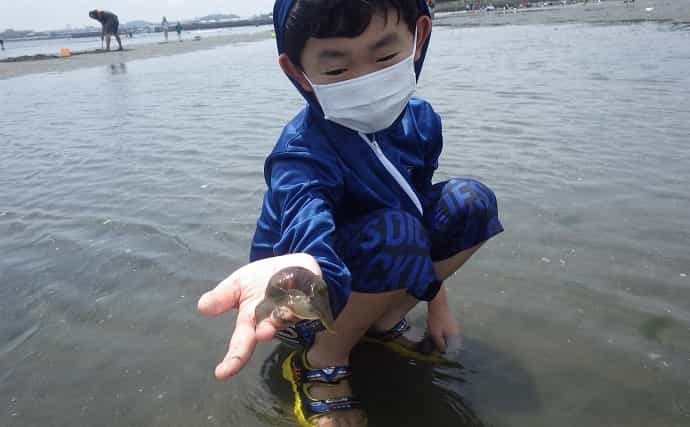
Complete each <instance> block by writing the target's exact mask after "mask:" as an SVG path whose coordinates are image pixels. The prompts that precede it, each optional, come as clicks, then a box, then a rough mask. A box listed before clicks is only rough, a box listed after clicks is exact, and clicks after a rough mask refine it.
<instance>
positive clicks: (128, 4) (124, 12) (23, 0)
mask: <svg viewBox="0 0 690 427" xmlns="http://www.w3.org/2000/svg"><path fill="white" fill-rule="evenodd" d="M273 2H274V0H0V32H2V31H4V30H6V29H8V28H11V29H13V30H37V31H41V30H59V29H63V28H65V27H66V26H67V25H71V26H72V27H75V28H79V27H84V26H87V25H93V26H96V25H98V23H97V22H96V21H94V20H92V19H89V16H88V14H89V10H93V9H105V10H110V11H113V12H115V14H117V15H118V16H119V18H120V23H125V22H128V21H135V20H140V19H142V20H145V21H151V22H160V20H161V19H162V17H163V16H166V17H167V18H168V21H173V22H174V21H177V20H182V19H192V18H195V17H198V16H205V15H209V14H215V13H222V14H230V13H233V14H235V15H240V16H243V17H248V16H252V15H255V14H259V13H266V12H271V10H272V8H273Z"/></svg>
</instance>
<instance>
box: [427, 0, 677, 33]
mask: <svg viewBox="0 0 690 427" xmlns="http://www.w3.org/2000/svg"><path fill="white" fill-rule="evenodd" d="M644 21H658V22H674V23H683V24H687V23H690V1H687V0H637V1H636V2H635V5H634V7H630V6H628V5H626V4H624V3H623V1H622V0H612V1H603V2H601V3H594V2H590V3H588V4H584V3H578V4H574V5H568V6H552V7H544V8H530V9H518V10H516V11H515V13H513V12H507V13H506V12H503V11H498V10H497V11H495V12H491V13H487V12H448V13H440V14H438V15H437V19H436V24H437V25H448V26H454V27H456V26H457V27H462V26H484V25H487V26H491V25H535V24H563V23H577V22H586V23H630V22H644Z"/></svg>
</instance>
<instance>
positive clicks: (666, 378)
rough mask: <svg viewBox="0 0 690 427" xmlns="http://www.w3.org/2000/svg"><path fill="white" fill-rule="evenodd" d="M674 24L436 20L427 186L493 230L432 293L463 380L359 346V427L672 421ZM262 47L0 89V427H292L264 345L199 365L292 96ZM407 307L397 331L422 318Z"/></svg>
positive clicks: (684, 335)
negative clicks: (218, 372) (466, 200)
mask: <svg viewBox="0 0 690 427" xmlns="http://www.w3.org/2000/svg"><path fill="white" fill-rule="evenodd" d="M688 46H690V32H689V31H687V29H683V28H679V27H677V26H673V25H671V24H655V23H647V24H636V25H617V26H607V25H560V26H521V27H518V26H505V27H496V28H470V29H458V28H440V29H438V30H437V31H436V32H435V33H434V35H433V43H432V48H431V50H430V53H429V59H428V61H427V64H426V68H425V71H424V74H423V77H422V79H421V82H420V88H419V94H420V95H422V96H424V97H426V98H427V99H429V100H430V101H431V102H432V103H433V105H434V106H435V108H436V109H437V110H438V112H439V113H440V114H441V115H442V116H443V119H444V135H445V149H444V152H443V155H442V158H441V166H440V169H439V171H438V174H437V176H436V179H437V180H441V179H446V178H449V177H453V176H457V175H469V176H474V177H477V178H479V179H481V180H483V181H484V182H486V183H487V184H488V185H490V186H491V187H492V188H493V189H494V190H495V191H496V193H497V195H498V198H499V200H500V209H501V215H502V220H503V223H504V225H505V227H506V232H505V233H504V234H502V235H500V236H499V237H497V238H496V239H495V240H493V241H491V242H490V243H489V244H487V245H486V247H485V248H484V249H483V250H482V251H480V252H479V253H478V254H477V255H476V256H475V258H474V259H473V260H472V261H471V262H470V263H469V264H468V265H467V266H466V268H465V269H464V270H463V271H461V272H460V273H458V274H457V275H456V276H454V277H453V278H452V279H450V280H448V282H447V286H448V289H449V295H450V300H451V304H452V306H453V308H454V309H455V310H456V311H457V313H458V314H459V315H460V316H461V318H462V320H463V324H464V328H465V337H466V339H465V346H464V349H463V350H462V352H461V353H459V354H456V355H454V356H453V357H455V358H456V361H457V362H459V363H460V364H461V365H462V366H461V367H457V366H456V367H433V366H428V365H426V364H424V363H419V362H410V361H408V360H405V359H403V358H401V357H398V356H396V355H393V354H390V353H388V352H386V351H385V350H381V349H377V348H375V347H373V348H372V347H362V348H360V349H358V350H357V351H356V352H355V354H354V357H353V364H354V368H355V371H356V376H355V386H356V387H357V389H358V390H360V393H361V396H362V399H363V401H364V403H365V406H366V408H367V412H368V415H369V417H370V420H371V425H372V426H375V427H379V426H384V427H387V426H391V427H393V426H420V425H430V426H465V425H466V426H470V425H472V426H479V425H495V426H580V425H582V426H619V425H620V426H627V427H632V426H650V425H653V426H687V425H688V424H689V423H690V251H689V250H688V244H689V242H690V190H688V188H690V187H689V186H688V183H689V181H690V148H689V141H688V139H689V138H688V137H689V136H690V120H689V118H690V73H688V65H689V64H690V48H689V47H688ZM275 62H276V61H275V53H274V46H273V42H272V41H270V40H265V41H259V42H254V43H248V44H239V45H235V46H227V47H223V48H217V49H214V50H208V51H200V52H194V53H189V54H185V55H181V56H176V57H174V58H158V59H151V60H143V61H135V62H130V63H126V64H125V63H122V64H121V63H113V64H112V65H111V66H108V67H101V68H92V69H83V70H78V71H72V72H67V73H64V74H46V75H32V76H26V77H21V78H14V79H9V80H4V81H0V99H2V103H1V104H0V141H1V150H0V255H1V256H0V366H1V367H2V369H0V408H1V410H0V425H2V426H8V427H10V426H22V427H27V426H48V425H50V426H88V425H107V426H115V425H118V426H122V425H127V426H242V427H244V426H248V427H251V426H269V425H270V426H291V425H294V421H293V419H292V416H291V396H290V391H289V388H288V387H287V386H286V384H285V382H284V381H283V380H282V379H281V378H280V369H279V365H280V362H281V361H282V359H283V358H284V357H285V355H286V350H285V349H283V348H280V347H278V346H277V345H276V344H263V345H261V346H259V348H258V350H257V352H256V354H255V356H254V359H253V360H252V361H251V363H250V364H249V366H248V367H247V368H246V369H245V370H244V371H243V372H242V373H241V374H240V375H239V376H238V377H236V378H234V379H232V380H231V381H229V382H226V383H219V382H216V381H215V380H214V379H213V377H212V370H213V367H214V366H215V363H216V362H217V360H218V359H219V358H220V357H221V356H222V355H223V354H224V350H225V346H226V340H227V336H228V334H229V332H230V325H231V324H232V321H233V319H234V317H233V316H232V315H231V316H226V317H224V318H220V319H214V320H208V319H203V318H201V317H200V316H198V315H197V313H196V311H195V306H196V301H197V298H198V297H199V295H200V294H201V293H202V292H204V291H205V290H208V289H209V288H211V287H212V286H214V285H215V284H216V283H218V282H219V281H220V280H221V279H223V278H224V277H226V276H227V275H228V274H230V273H231V272H232V271H233V270H234V269H235V268H237V267H239V266H241V265H242V264H244V263H245V262H246V259H247V254H248V247H249V242H250V239H251V236H252V233H253V229H254V224H255V220H256V217H257V214H258V212H259V208H260V204H261V197H262V194H263V191H264V185H265V184H264V181H263V174H262V167H263V159H264V158H265V156H266V155H267V154H268V153H269V151H270V150H271V148H272V146H273V144H274V143H275V140H276V138H277V137H278V135H279V133H280V131H281V127H282V126H283V125H284V124H285V122H286V121H287V120H289V119H290V118H291V116H292V115H293V114H294V113H295V112H296V111H297V110H298V109H299V108H300V106H301V105H302V100H301V98H300V97H299V96H298V94H297V92H296V91H295V90H294V88H292V86H291V85H290V84H289V82H288V81H287V79H286V78H285V77H284V76H283V75H282V74H281V72H280V71H279V69H278V67H277V65H276V64H275ZM423 314H424V312H423V310H420V311H417V312H415V313H413V315H412V316H411V320H412V321H413V322H414V323H416V324H418V325H420V326H423V325H424V317H423Z"/></svg>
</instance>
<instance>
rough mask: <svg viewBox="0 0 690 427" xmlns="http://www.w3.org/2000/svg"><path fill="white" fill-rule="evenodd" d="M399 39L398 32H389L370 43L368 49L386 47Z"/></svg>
mask: <svg viewBox="0 0 690 427" xmlns="http://www.w3.org/2000/svg"><path fill="white" fill-rule="evenodd" d="M399 39H400V37H398V33H389V34H388V35H386V36H384V37H383V38H382V39H381V40H379V41H377V42H376V43H374V44H372V45H371V47H370V48H369V49H370V50H377V49H381V48H382V47H386V46H388V45H389V44H393V43H395V42H397V41H398V40H399Z"/></svg>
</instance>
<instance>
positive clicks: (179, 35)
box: [175, 21, 182, 41]
mask: <svg viewBox="0 0 690 427" xmlns="http://www.w3.org/2000/svg"><path fill="white" fill-rule="evenodd" d="M175 31H177V40H179V41H182V24H181V23H180V21H177V25H175Z"/></svg>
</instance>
